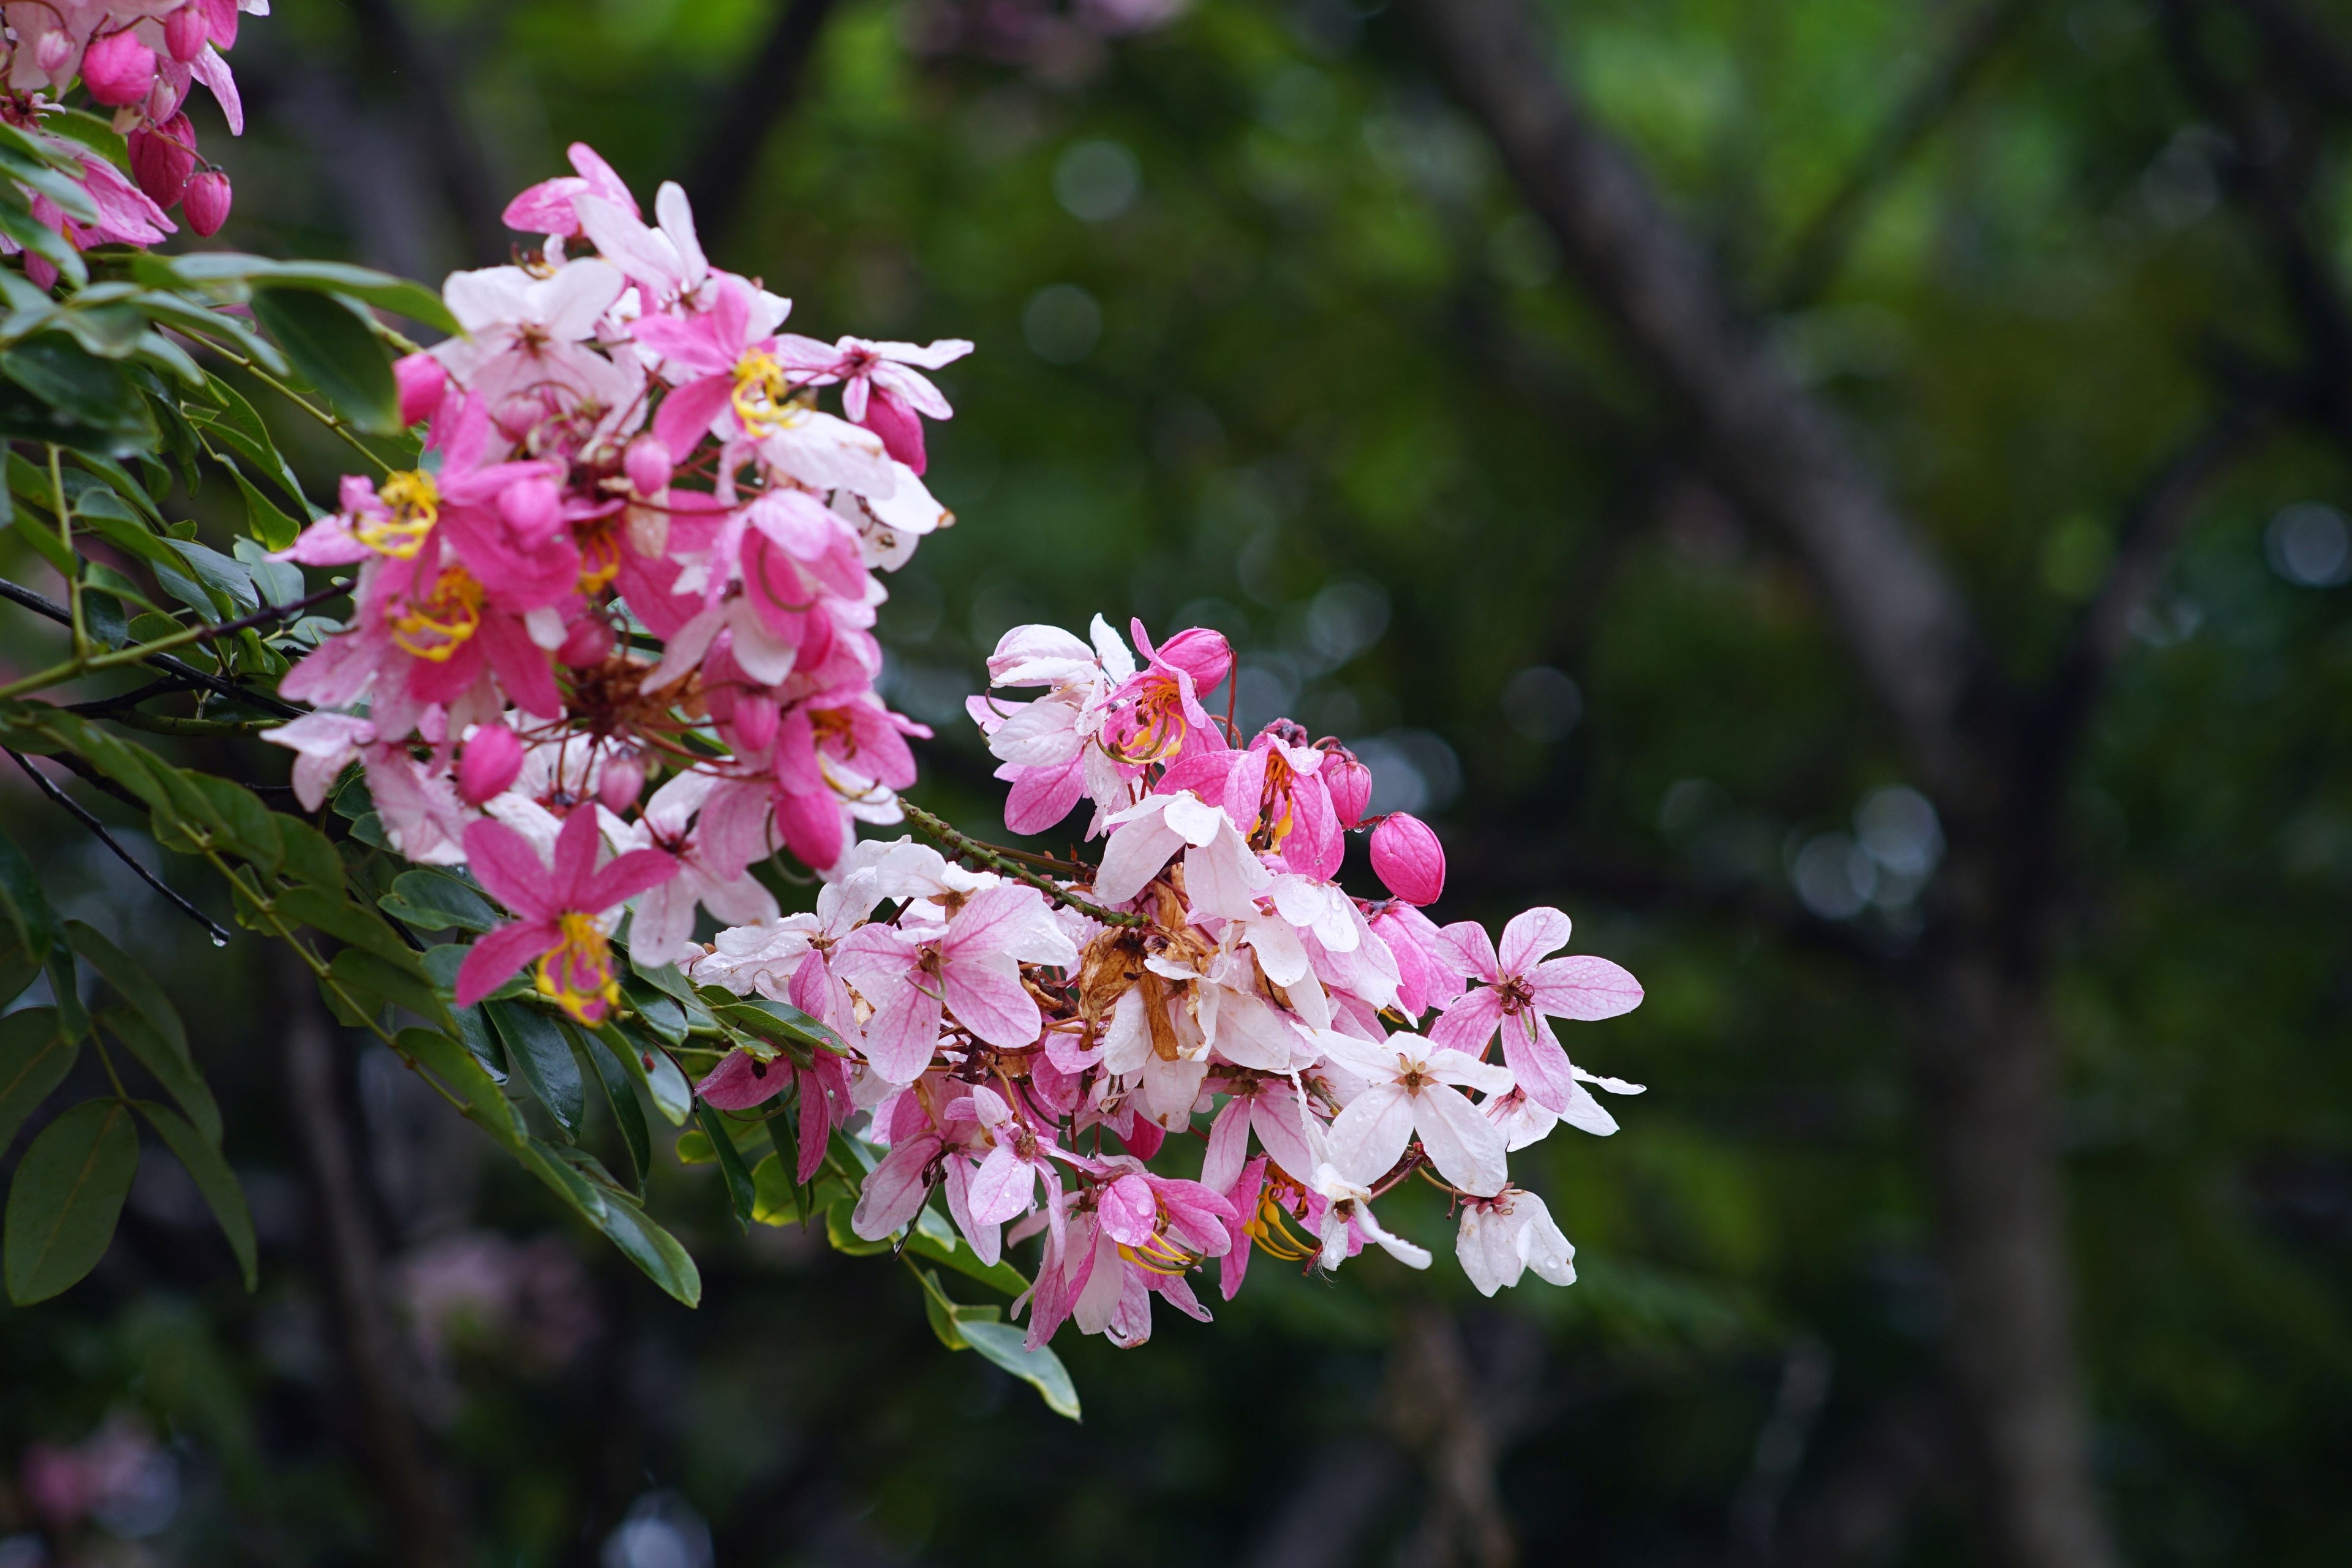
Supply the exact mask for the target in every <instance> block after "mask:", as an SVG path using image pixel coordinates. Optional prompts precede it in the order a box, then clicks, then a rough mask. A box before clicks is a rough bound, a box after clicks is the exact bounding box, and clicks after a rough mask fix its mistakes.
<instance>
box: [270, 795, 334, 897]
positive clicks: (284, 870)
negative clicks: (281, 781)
mask: <svg viewBox="0 0 2352 1568" xmlns="http://www.w3.org/2000/svg"><path fill="white" fill-rule="evenodd" d="M277 827H278V872H279V873H280V874H281V875H283V876H287V877H291V878H292V879H294V880H296V881H297V882H300V883H302V884H303V885H305V886H307V887H312V888H317V889H320V891H322V892H327V893H340V892H341V891H342V889H343V859H342V857H341V856H340V855H338V854H336V853H335V847H334V845H333V844H332V843H331V842H329V841H328V838H327V836H326V835H325V834H323V833H321V832H320V831H319V830H318V829H317V828H315V827H313V826H310V824H309V823H307V822H302V821H299V820H297V819H296V818H294V817H291V816H287V815H286V814H285V813H284V812H279V813H278V814H277Z"/></svg>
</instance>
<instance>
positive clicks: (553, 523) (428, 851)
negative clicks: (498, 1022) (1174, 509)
mask: <svg viewBox="0 0 2352 1568" xmlns="http://www.w3.org/2000/svg"><path fill="white" fill-rule="evenodd" d="M572 163H573V166H574V167H575V168H576V169H578V170H579V174H578V175H577V176H573V177H566V178H563V179H559V180H551V181H549V182H546V183H545V184H540V185H536V186H534V187H532V188H531V189H530V190H528V191H526V192H524V193H523V194H522V195H520V196H519V197H517V198H516V199H515V201H514V202H513V203H512V204H511V205H509V207H508V209H507V213H506V218H507V222H508V223H509V226H513V227H516V228H519V229H521V230H523V231H525V232H528V233H534V234H538V235H540V236H541V237H543V240H544V244H543V247H542V248H541V253H540V254H539V255H538V256H537V257H535V258H532V259H531V260H530V261H529V262H528V263H526V264H524V265H520V266H510V267H495V268H487V269H485V270H481V271H476V272H461V273H458V274H456V275H454V276H453V277H451V278H450V279H448V282H447V284H446V288H445V289H444V295H445V298H446V301H447V303H448V306H449V309H450V311H451V313H452V314H453V315H455V316H456V317H457V320H458V321H459V322H461V323H462V324H463V326H464V327H465V329H466V332H465V335H464V336H462V337H458V338H453V339H451V340H449V341H448V342H445V343H442V344H440V345H439V346H437V347H436V348H435V349H433V350H431V351H430V352H428V353H419V354H415V355H412V356H410V357H409V358H407V359H405V360H403V361H402V362H401V363H400V364H399V365H398V366H397V374H398V382H399V387H400V395H401V401H402V405H403V416H404V418H406V419H408V420H409V421H410V422H411V423H418V422H423V423H425V424H426V425H427V426H429V436H428V437H427V440H426V443H425V467H422V468H415V469H412V470H406V471H402V472H395V473H392V474H389V475H387V476H384V477H382V478H380V479H364V478H361V477H358V476H352V477H347V478H346V479H344V480H343V481H342V489H341V510H338V511H336V512H333V513H331V514H329V515H327V516H325V517H322V518H320V520H319V521H316V522H314V523H313V524H311V525H310V528H308V529H307V530H305V531H304V532H303V533H302V534H301V536H300V537H299V539H298V540H297V541H296V542H295V543H294V544H293V545H292V546H291V547H289V549H288V550H287V551H286V552H285V555H286V556H287V557H288V558H289V559H291V560H294V561H298V562H300V563H305V564H309V565H318V566H351V565H357V566H358V568H359V571H358V574H357V582H356V584H355V586H354V589H353V599H354V602H355V605H356V609H355V613H354V614H353V616H352V619H351V621H350V623H349V625H348V626H345V627H344V628H343V629H342V630H341V631H339V632H337V633H336V634H334V635H333V636H331V637H328V638H326V639H325V640H324V641H322V642H321V643H320V646H319V647H318V648H317V649H316V650H315V651H313V652H312V653H310V655H308V656H307V657H306V658H304V659H303V660H302V661H301V662H300V663H299V664H298V665H297V666H296V667H295V668H293V669H292V670H290V671H289V673H288V674H287V676H286V679H285V680H284V681H283V682H282V684H281V687H280V690H281V693H282V694H283V695H284V696H286V697H288V698H290V699H294V700H302V701H307V702H310V703H313V704H315V705H317V706H318V708H319V711H316V712H313V713H311V714H310V715H308V716H306V717H305V718H303V719H301V720H299V721H295V722H294V723H291V724H289V725H287V726H285V727H283V728H281V729H279V730H278V731H274V732H273V738H275V739H276V740H278V742H280V743H282V744H286V745H289V746H292V747H294V748H295V749H297V750H298V751H299V752H301V753H302V755H301V758H300V760H299V763H298V764H297V767H296V772H295V779H296V784H297V786H298V788H299V790H300V791H301V795H302V799H303V800H304V802H305V803H306V804H307V805H311V806H312V807H314V808H315V806H316V805H317V804H318V802H319V801H320V798H321V797H322V795H323V793H324V791H325V789H326V788H327V786H328V784H329V783H330V782H331V780H332V779H333V778H334V777H335V776H336V774H337V773H338V772H339V771H340V770H341V768H342V767H343V765H344V764H345V763H347V762H348V761H350V760H351V759H352V758H353V757H357V758H359V759H361V760H362V762H363V763H364V764H365V767H366V776H367V783H368V785H369V789H370V793H371V794H372V795H373V800H374V804H375V808H376V810H377V812H378V813H379V814H380V816H381V817H382V820H383V824H384V828H385V832H386V835H387V837H388V838H389V839H390V841H391V842H392V844H393V846H394V847H395V848H396V849H398V850H399V851H400V852H401V853H402V854H404V856H406V857H407V858H410V859H412V860H415V861H418V862H422V863H425V864H434V865H453V864H457V863H458V862H461V861H463V862H467V863H470V864H471V865H472V866H473V868H474V869H475V871H476V874H477V875H478V878H479V879H480V880H481V881H482V882H483V884H484V885H485V886H486V887H488V888H489V889H490V890H491V891H492V892H493V893H495V894H497V895H498V896H499V898H501V899H502V900H504V901H505V902H506V903H507V904H508V906H509V908H511V909H514V910H518V911H519V912H523V913H526V914H527V916H528V917H529V918H528V920H527V921H526V922H525V923H524V924H523V925H520V926H515V927H509V928H508V929H507V930H505V931H501V932H499V933H498V934H497V935H496V936H494V937H493V938H492V939H491V940H489V941H486V942H482V943H480V944H479V945H478V947H477V948H476V949H475V951H474V953H473V955H472V958H471V960H470V961H469V963H467V968H466V970H465V973H464V974H463V975H462V976H461V978H460V984H459V985H458V989H457V995H458V999H459V1001H460V1002H461V1003H467V1004H470V1003H472V1002H473V1001H476V1000H478V998H479V997H480V996H482V995H483V994H487V993H488V991H490V990H493V989H495V988H496V987H497V986H498V985H499V984H500V983H502V982H503V981H504V980H505V979H506V978H507V977H508V976H509V975H510V974H511V973H513V972H514V971H515V970H516V969H518V968H520V967H521V966H522V965H524V964H526V963H533V962H536V963H537V973H538V984H539V985H540V987H541V990H542V991H543V992H544V993H545V994H548V995H549V996H551V997H553V998H554V999H556V1000H557V1001H558V1002H559V1003H560V1004H561V1005H562V1006H563V1007H564V1008H565V1009H566V1010H567V1011H568V1012H570V1013H571V1014H572V1016H574V1017H576V1018H578V1019H580V1020H581V1021H582V1022H583V1023H594V1022H596V1021H598V1020H600V1019H601V1018H603V1017H604V1014H605V1012H606V1010H607V1009H608V1008H609V1006H610V1005H611V1003H612V998H613V996H614V975H613V964H612V958H611V954H610V949H609V945H608V942H607V940H606V939H607V935H608V933H609V931H610V930H611V928H612V926H613V924H614V921H615V919H616V918H617V915H618V912H619V911H618V907H617V906H618V905H619V904H620V902H621V901H622V900H624V899H626V898H629V897H632V896H635V895H638V894H643V895H644V897H643V898H642V899H641V900H640V902H639V906H638V909H637V911H636V916H635V923H634V925H633V927H632V934H631V943H632V952H633V953H634V955H635V957H636V958H637V959H638V960H639V961H640V962H645V963H673V962H676V961H677V960H678V959H680V958H682V957H686V956H688V955H690V954H691V953H693V952H698V950H697V949H695V948H694V947H693V944H692V942H691V941H690V940H689V939H690V938H691V936H692V934H693V930H694V921H695V917H696V911H697V910H698V909H706V910H709V911H710V913H711V915H712V917H713V918H714V919H716V920H718V921H723V922H743V921H760V920H764V919H767V918H769V917H772V916H773V915H774V913H775V912H776V904H775V901H774V900H773V898H772V896H771V895H770V893H769V892H768V891H767V889H765V888H763V887H762V886H761V883H760V882H759V881H758V880H757V879H754V878H753V877H752V876H751V873H750V871H749V869H748V868H749V867H750V866H751V864H752V863H753V862H756V861H760V860H764V859H765V858H768V857H769V856H770V855H771V854H772V853H774V852H775V850H776V848H777V847H778V846H779V845H781V846H782V847H785V848H788V849H789V850H790V851H791V852H792V853H793V855H794V856H795V857H797V858H799V859H800V860H801V861H802V862H803V863H804V864H806V865H808V866H810V867H814V868H820V869H823V868H831V867H832V866H834V865H835V863H836V862H837V861H839V860H841V859H842V858H843V856H844V854H845V851H846V850H847V848H848V847H849V843H850V837H851V827H850V824H851V823H852V822H853V821H854V820H857V819H861V818H862V819H864V820H866V821H870V822H879V823H888V822H895V821H898V819H899V815H898V802H897V795H896V794H895V792H896V791H897V790H898V789H900V788H902V787H904V786H905V785H906V784H908V783H910V782H912V780H913V778H914V771H915V764H914V758H913V755H912V753H911V752H909V751H908V746H907V737H908V735H910V734H924V733H928V731H925V730H923V729H922V727H921V726H919V725H918V724H915V723H914V722H912V721H909V720H907V719H904V718H902V717H900V716H899V715H898V714H895V713H893V712H891V711H890V710H889V709H888V708H887V707H886V706H885V705H884V703H883V702H882V700H881V699H880V698H879V697H878V696H877V694H876V692H875V689H874V682H875V679H876V678H877V676H878V675H879V674H880V673H881V669H882V654H881V648H880V647H879V645H878V644H877V642H876V641H875V639H874V635H873V630H872V628H873V625H874V617H875V610H876V606H877V605H879V604H881V603H882V601H883V600H884V599H885V598H887V591H886V590H885V588H884V587H883V584H882V581H881V579H880V578H879V577H878V576H877V570H895V569H896V568H897V567H898V566H899V565H901V564H903V563H905V562H906V560H907V559H908V556H909V555H910V554H911V553H912V552H913V550H914V548H915V545H916V542H917V541H918V540H919V539H920V538H921V537H922V536H923V535H924V534H926V533H929V532H930V531H932V530H934V529H936V528H939V527H941V526H943V525H944V524H946V523H947V522H948V521H950V517H949V514H948V513H946V512H945V511H944V510H941V509H940V505H939V503H938V502H937V501H935V500H932V498H931V495H930V493H929V490H927V489H925V488H924V485H923V481H922V479H921V477H920V476H921V471H922V468H923V466H924V458H923V436H922V425H921V421H922V420H923V419H924V418H926V417H929V418H945V417H947V416H948V415H949V413H950V409H949V407H948V405H947V402H946V400H945V399H944V398H942V397H941V396H940V392H939V389H938V388H937V387H936V386H934V385H933V384H931V382H930V381H929V378H927V377H926V376H925V375H924V374H922V370H923V368H927V367H937V366H940V365H942V364H945V363H949V362H950V361H951V360H954V359H956V358H958V357H959V356H961V355H962V354H964V353H968V352H969V351H970V349H971V345H970V344H969V343H964V342H943V343H935V344H931V345H929V346H928V347H919V346H916V345H913V344H908V343H891V342H879V343H877V342H865V341H863V340H860V339H856V338H842V339H840V340H838V341H837V342H817V341H816V340H814V339H811V338H805V337H800V336H797V335H794V334H792V333H787V332H782V331H780V330H779V329H780V328H781V326H782V322H783V321H784V319H785V316H786V314H787V313H788V312H789V311H790V310H791V309H792V306H791V303H790V301H788V300H782V299H779V298H778V297H777V296H775V295H773V294H772V293H769V292H768V291H766V290H765V289H762V288H761V286H760V285H759V283H758V282H757V281H756V280H754V279H746V278H741V277H738V276H735V275H734V274H731V273H728V272H724V271H721V270H719V268H714V267H712V266H710V265H709V261H708V260H707V259H706V258H704V255H703V252H702V247H701V245H700V244H699V243H698V240H697V239H696V237H695V228H694V220H693V216H692V214H691V213H690V212H689V211H688V205H687V200H686V196H685V194H684V193H683V192H682V191H681V190H679V188H678V187H677V185H675V184H665V185H664V186H663V187H662V188H661V191H660V194H659V195H658V197H657V199H656V203H655V216H656V222H655V223H653V224H651V225H648V224H647V223H646V221H645V217H644V215H643V214H642V213H641V212H640V210H639V208H638V205H637V203H636V201H635V198H634V197H633V196H632V195H630V193H629V191H628V189H627V188H626V187H625V185H624V184H622V183H621V181H620V180H619V178H618V177H617V176H616V175H614V173H613V171H612V170H611V169H610V168H609V167H608V166H607V165H606V164H605V163H604V161H603V160H601V159H600V158H598V157H597V156H596V154H595V153H593V152H592V151H590V150H589V149H588V148H586V147H584V146H575V147H573V148H572ZM592 249H593V252H594V254H589V252H590V251H591V250H592ZM825 388H832V389H836V390H837V391H838V394H839V400H840V406H841V409H842V413H843V415H845V416H846V417H843V416H836V415H834V414H829V413H826V412H824V411H822V410H821V409H819V408H818V407H817V406H816V405H817V402H818V400H819V396H820V393H821V389H825ZM362 708H363V711H361V709H362ZM337 710H341V711H337ZM656 786H657V787H656ZM649 791H650V794H649V793H648V792H649ZM600 825H601V830H602V836H603V837H604V839H605V840H606V841H608V842H609V844H611V845H613V846H620V847H625V849H626V850H627V851H628V852H627V853H625V854H624V855H623V856H622V858H620V859H619V860H616V861H614V863H613V864H612V865H611V866H609V867H607V868H604V870H603V871H601V872H600V871H599V870H598V869H597V868H596V864H595V863H596V860H597V858H598V856H599V854H600V853H601V851H599V850H598V849H597V843H598V839H599V827H600ZM559 833H562V835H563V837H562V839H561V843H560V845H559V842H558V837H559ZM550 854H552V855H554V856H555V865H556V867H557V868H558V869H557V874H556V875H555V876H554V877H553V879H550V877H549V875H548V873H547V872H546V871H545V869H544V868H543V867H541V858H543V857H544V856H547V855H550ZM534 867H537V868H539V869H536V870H534V869H531V868H534ZM649 889H650V890H649Z"/></svg>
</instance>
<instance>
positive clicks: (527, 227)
mask: <svg viewBox="0 0 2352 1568" xmlns="http://www.w3.org/2000/svg"><path fill="white" fill-rule="evenodd" d="M568 155H569V156H570V158H571V160H572V167H573V168H574V169H577V170H578V171H579V174H577V175H571V174H566V175H563V176H562V177H560V178H557V179H552V180H541V182H540V183H539V184H535V185H533V186H531V187H530V189H529V190H527V191H525V192H523V193H522V194H521V195H519V196H517V197H515V199H514V200H512V201H510V202H509V203H508V204H507V210H506V211H505V212H504V213H503V214H501V215H500V216H499V221H500V222H501V223H503V224H505V225H506V226H508V227H509V228H514V229H520V230H521V231H522V232H523V233H525V234H544V235H549V236H561V237H564V238H567V239H568V238H570V237H572V236H573V235H575V234H578V233H579V232H580V214H579V212H578V211H577V210H576V209H575V207H574V205H573V198H575V197H578V196H585V195H594V196H600V197H602V198H603V199H604V200H605V201H608V202H611V203H613V204H614V205H615V206H617V207H620V208H622V209H624V210H625V211H626V212H627V214H628V215H629V216H631V217H635V216H637V198H636V197H635V196H633V195H629V187H628V186H627V185H625V184H623V183H622V181H621V176H620V175H618V174H614V172H613V165H611V164H610V163H606V162H604V159H602V158H600V157H598V156H597V155H596V150H595V149H594V148H593V147H591V146H589V145H588V143H586V142H573V143H572V146H571V147H570V149H569V150H568Z"/></svg>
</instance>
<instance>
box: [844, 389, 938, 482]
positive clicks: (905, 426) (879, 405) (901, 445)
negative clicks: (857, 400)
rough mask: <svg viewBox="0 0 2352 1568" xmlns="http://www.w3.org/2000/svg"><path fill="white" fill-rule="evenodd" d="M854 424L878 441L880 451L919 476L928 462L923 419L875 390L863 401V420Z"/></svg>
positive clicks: (890, 394) (896, 399) (889, 394)
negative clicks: (880, 446) (880, 444)
mask: <svg viewBox="0 0 2352 1568" xmlns="http://www.w3.org/2000/svg"><path fill="white" fill-rule="evenodd" d="M858 423H860V424H862V425H864V426H866V428H867V429H868V430H871V431H873V432H874V434H876V435H877V436H879V437H882V449H883V450H884V451H886V452H888V453H889V454H890V455H891V456H892V457H894V458H898V460H899V461H900V462H902V463H904V464H906V465H907V467H908V468H912V469H913V470H914V471H915V472H916V473H918V474H919V473H921V472H922V471H923V469H924V468H925V467H926V466H927V465H928V463H929V458H926V457H925V456H924V455H923V416H921V415H919V414H918V413H916V412H915V411H914V410H913V409H911V408H909V407H908V406H907V405H906V404H905V403H903V402H901V401H900V400H899V397H898V394H897V393H895V392H891V391H889V390H887V388H884V387H879V386H877V387H875V388H874V389H873V390H872V391H871V392H869V393H868V394H867V395H866V417H865V418H864V419H862V420H860V421H859V422H858Z"/></svg>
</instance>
